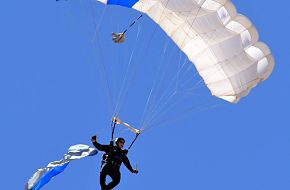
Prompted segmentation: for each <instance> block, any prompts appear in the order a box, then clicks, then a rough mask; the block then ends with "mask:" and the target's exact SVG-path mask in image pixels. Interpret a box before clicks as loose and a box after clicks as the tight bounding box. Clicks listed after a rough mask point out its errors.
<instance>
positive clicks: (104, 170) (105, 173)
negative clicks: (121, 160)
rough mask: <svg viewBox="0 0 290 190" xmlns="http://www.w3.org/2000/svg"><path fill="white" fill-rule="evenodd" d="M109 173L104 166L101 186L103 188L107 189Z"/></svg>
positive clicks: (101, 174)
mask: <svg viewBox="0 0 290 190" xmlns="http://www.w3.org/2000/svg"><path fill="white" fill-rule="evenodd" d="M107 175H108V170H107V168H106V167H102V169H101V172H100V186H101V189H102V190H107V189H108V188H107V186H106V177H107Z"/></svg>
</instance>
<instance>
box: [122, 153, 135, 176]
mask: <svg viewBox="0 0 290 190" xmlns="http://www.w3.org/2000/svg"><path fill="white" fill-rule="evenodd" d="M122 161H123V163H124V165H125V166H126V167H127V168H128V170H130V172H134V169H133V168H132V166H131V164H130V161H129V159H128V157H127V156H125V155H124V156H123V158H122Z"/></svg>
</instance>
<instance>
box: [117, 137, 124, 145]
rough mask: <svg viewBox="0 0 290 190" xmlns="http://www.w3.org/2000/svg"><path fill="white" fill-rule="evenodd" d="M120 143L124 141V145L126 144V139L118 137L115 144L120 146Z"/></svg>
mask: <svg viewBox="0 0 290 190" xmlns="http://www.w3.org/2000/svg"><path fill="white" fill-rule="evenodd" d="M120 141H124V143H125V139H124V138H123V137H118V138H116V139H115V144H116V145H118V143H119V142H120Z"/></svg>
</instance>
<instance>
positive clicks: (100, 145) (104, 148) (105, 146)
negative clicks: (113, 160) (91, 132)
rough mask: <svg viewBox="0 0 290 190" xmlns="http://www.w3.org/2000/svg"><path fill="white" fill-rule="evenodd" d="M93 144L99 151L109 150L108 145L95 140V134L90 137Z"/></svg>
mask: <svg viewBox="0 0 290 190" xmlns="http://www.w3.org/2000/svg"><path fill="white" fill-rule="evenodd" d="M91 141H92V143H93V145H94V146H95V147H96V148H97V149H98V150H99V151H104V152H106V151H108V150H109V147H110V146H109V145H102V144H100V143H98V142H97V137H96V136H93V137H92V139H91Z"/></svg>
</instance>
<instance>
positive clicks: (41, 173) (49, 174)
mask: <svg viewBox="0 0 290 190" xmlns="http://www.w3.org/2000/svg"><path fill="white" fill-rule="evenodd" d="M97 153H98V151H97V150H96V149H94V148H90V147H89V146H88V145H83V144H78V145H74V146H71V147H70V148H69V149H68V153H67V154H65V155H64V156H63V159H62V160H59V161H54V162H50V163H49V164H48V165H47V166H46V167H44V168H40V169H38V170H37V171H36V172H35V173H34V174H33V176H32V177H31V178H30V179H29V180H28V182H27V183H26V185H25V190H39V189H40V188H41V187H43V186H44V185H45V184H47V183H48V182H49V181H50V180H51V179H52V178H53V177H54V176H56V175H58V174H60V173H61V172H63V171H64V170H65V168H66V167H67V165H68V164H69V162H70V161H72V160H78V159H82V158H84V157H87V156H94V155H96V154H97Z"/></svg>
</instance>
